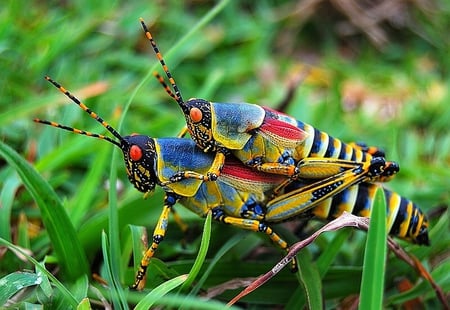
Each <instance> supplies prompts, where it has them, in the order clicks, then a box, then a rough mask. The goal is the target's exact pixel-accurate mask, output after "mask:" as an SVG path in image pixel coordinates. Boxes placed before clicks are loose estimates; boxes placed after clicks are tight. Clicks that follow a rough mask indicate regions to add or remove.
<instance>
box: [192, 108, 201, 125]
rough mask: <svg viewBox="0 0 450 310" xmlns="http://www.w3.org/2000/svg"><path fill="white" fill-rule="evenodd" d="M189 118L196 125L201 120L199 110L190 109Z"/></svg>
mask: <svg viewBox="0 0 450 310" xmlns="http://www.w3.org/2000/svg"><path fill="white" fill-rule="evenodd" d="M189 116H190V118H191V120H192V121H193V122H194V123H198V122H200V121H201V120H202V118H203V113H202V111H201V110H200V109H199V108H192V109H191V110H190V111H189Z"/></svg>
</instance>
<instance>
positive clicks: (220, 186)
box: [34, 77, 428, 289]
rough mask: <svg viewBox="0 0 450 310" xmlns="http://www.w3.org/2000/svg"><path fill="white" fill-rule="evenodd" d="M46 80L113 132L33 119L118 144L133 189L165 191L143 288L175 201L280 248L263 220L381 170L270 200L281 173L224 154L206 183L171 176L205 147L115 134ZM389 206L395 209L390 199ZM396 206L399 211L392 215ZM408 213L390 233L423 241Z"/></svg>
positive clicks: (200, 168) (358, 171)
mask: <svg viewBox="0 0 450 310" xmlns="http://www.w3.org/2000/svg"><path fill="white" fill-rule="evenodd" d="M46 79H47V80H48V81H49V82H51V83H52V84H53V85H54V86H55V87H56V88H58V89H59V90H60V91H61V92H62V93H64V94H65V95H66V96H67V97H68V98H70V99H71V100H72V101H73V102H74V103H76V104H77V105H78V106H79V107H80V108H81V109H83V110H84V111H85V112H86V113H88V114H89V115H90V116H91V117H92V118H93V119H95V120H96V121H97V122H99V123H100V124H101V125H102V126H104V127H105V128H106V129H107V130H108V131H109V132H110V133H111V134H112V135H113V136H114V137H115V139H114V138H110V137H108V136H104V135H101V134H96V133H92V132H87V131H84V130H80V129H76V128H73V127H69V126H65V125H62V124H59V123H56V122H51V121H46V120H41V119H35V120H34V121H35V122H37V123H42V124H46V125H51V126H54V127H57V128H61V129H65V130H68V131H71V132H74V133H76V134H80V135H86V136H90V137H94V138H98V139H102V140H105V141H108V142H109V143H111V144H113V145H115V146H117V147H118V148H120V149H121V151H122V153H123V156H124V161H125V167H126V172H127V176H128V179H129V181H130V182H131V183H132V184H133V185H134V187H135V188H136V189H138V190H139V191H140V192H142V193H144V195H147V194H148V193H150V192H152V191H153V190H154V189H155V187H156V185H159V186H161V187H162V189H163V190H164V191H165V198H164V206H163V208H162V212H161V215H160V217H159V219H158V222H157V224H156V227H155V229H154V232H153V238H152V243H151V245H150V247H149V248H148V249H147V251H146V252H145V254H144V257H143V258H142V261H141V264H140V267H139V270H138V272H137V276H136V281H135V283H134V284H133V286H132V288H135V289H143V287H144V284H145V281H144V278H145V274H146V270H147V267H148V265H149V264H150V260H151V258H152V257H153V256H154V253H155V251H156V250H157V248H158V246H159V244H160V243H161V242H162V241H163V239H164V236H165V234H166V230H167V226H168V217H169V213H170V212H171V211H173V208H174V205H175V203H177V202H179V203H180V204H182V205H183V206H185V207H186V208H188V209H189V210H191V211H192V212H194V213H195V214H197V215H199V216H201V217H205V216H206V215H207V214H208V213H211V214H212V218H213V219H214V220H216V221H219V222H223V223H225V224H230V225H233V226H236V227H239V228H241V229H246V230H251V231H255V232H262V233H264V234H266V235H267V236H268V237H269V238H270V240H271V241H273V242H274V243H275V244H276V245H277V246H278V247H279V248H280V249H282V250H285V251H287V250H288V244H287V242H286V241H285V240H283V238H282V237H281V236H280V235H278V234H277V233H276V232H275V231H274V230H273V229H272V228H271V226H270V225H271V224H273V223H278V222H282V221H287V220H291V219H293V218H295V217H297V216H300V215H302V214H303V213H305V212H307V211H308V210H310V209H313V208H314V207H315V206H319V205H320V204H321V203H323V204H326V203H327V201H332V200H330V199H332V197H333V196H336V195H337V194H338V193H339V192H341V191H343V190H344V191H350V190H351V189H352V188H355V186H358V185H357V184H358V183H360V182H364V181H371V180H372V179H373V178H376V177H377V174H376V173H377V172H380V171H382V169H381V168H380V167H379V166H382V165H384V164H386V163H385V162H384V160H383V159H377V160H373V161H372V163H371V166H374V167H370V166H369V167H363V166H364V165H365V164H366V163H360V164H359V165H360V166H359V167H358V168H355V169H353V170H354V171H353V173H354V174H355V177H352V178H351V177H349V176H348V171H344V172H343V173H338V174H334V175H331V176H330V177H328V178H324V179H321V180H319V181H317V182H313V183H312V184H301V183H300V182H297V181H294V182H293V183H291V184H290V186H292V188H290V189H288V188H287V187H283V190H284V193H283V194H280V193H279V192H277V194H278V195H279V196H277V197H276V198H275V199H272V195H273V193H274V192H275V191H276V189H277V188H278V187H279V186H280V184H282V183H283V182H284V180H285V179H286V177H284V176H282V175H273V174H267V173H265V172H261V171H258V170H254V169H251V168H250V167H248V166H245V165H243V164H242V163H241V162H240V161H238V160H236V159H233V158H232V157H228V158H227V160H226V162H225V165H224V167H223V169H222V173H221V175H220V176H219V177H218V178H217V180H216V181H214V182H208V181H205V180H199V179H198V178H189V177H188V178H183V179H177V180H176V181H174V180H173V175H174V174H176V173H177V172H178V171H179V170H180V169H183V170H189V171H194V172H196V173H199V174H203V173H206V172H207V171H208V170H209V169H210V167H211V165H212V164H213V162H214V156H213V154H208V153H204V152H203V151H201V150H200V149H199V148H198V147H197V146H196V145H195V143H194V142H193V141H192V140H190V139H181V138H159V139H156V138H151V137H149V136H145V135H130V136H122V135H121V134H119V132H118V131H117V130H115V129H114V128H113V127H112V126H111V125H109V124H108V123H107V122H106V121H104V120H103V119H102V118H101V117H100V116H99V115H97V114H96V113H95V112H93V111H92V110H90V109H89V108H88V107H87V106H86V105H85V104H84V103H82V102H81V101H80V100H79V99H77V98H76V97H75V96H73V95H72V94H71V93H70V92H69V91H67V90H66V89H65V88H63V87H62V86H61V85H60V84H58V83H57V82H55V81H53V80H52V79H51V78H49V77H46ZM116 139H117V140H116ZM369 186H375V185H373V184H372V185H369ZM361 188H362V187H361ZM366 197H367V199H368V201H370V200H371V199H372V196H370V195H366ZM393 208H397V209H399V210H402V209H401V208H400V207H399V206H395V205H394V207H393ZM403 213H405V212H404V211H401V212H399V213H398V214H403ZM318 214H319V213H318ZM414 214H415V215H416V219H415V222H417V223H420V225H419V226H417V225H414V226H411V228H409V226H408V229H407V231H405V230H401V231H400V230H399V231H398V232H397V235H398V236H399V237H401V238H405V239H408V240H410V241H412V242H416V243H421V244H424V243H427V242H428V233H427V226H428V222H427V220H426V218H425V217H424V215H423V214H422V213H421V212H420V210H419V211H417V212H415V213H414ZM405 221H408V222H412V221H413V220H412V219H406V218H403V217H401V218H400V220H399V221H397V220H396V221H395V222H394V225H393V226H394V228H395V227H399V226H401V224H403V222H405ZM391 231H392V229H391ZM394 231H396V230H395V229H394Z"/></svg>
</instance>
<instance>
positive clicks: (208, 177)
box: [161, 150, 226, 186]
mask: <svg viewBox="0 0 450 310" xmlns="http://www.w3.org/2000/svg"><path fill="white" fill-rule="evenodd" d="M225 153H226V151H225V150H221V151H218V152H217V153H216V156H215V157H214V161H213V163H212V164H211V167H210V168H209V169H208V172H207V173H206V174H201V173H198V172H195V171H189V170H186V171H179V172H177V173H175V174H174V175H172V176H171V177H170V178H169V181H166V182H163V183H161V185H162V186H166V185H169V184H171V183H176V182H180V181H182V180H185V179H196V180H201V181H216V180H217V178H218V177H219V175H220V173H221V171H222V168H223V164H224V162H225V156H226V155H225Z"/></svg>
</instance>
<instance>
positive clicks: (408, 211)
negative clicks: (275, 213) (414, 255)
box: [284, 182, 430, 245]
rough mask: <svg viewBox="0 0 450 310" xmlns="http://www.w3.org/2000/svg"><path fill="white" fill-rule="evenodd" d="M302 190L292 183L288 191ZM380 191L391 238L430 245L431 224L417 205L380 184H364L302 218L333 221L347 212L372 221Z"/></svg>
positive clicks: (325, 203)
mask: <svg viewBox="0 0 450 310" xmlns="http://www.w3.org/2000/svg"><path fill="white" fill-rule="evenodd" d="M302 186H304V184H301V183H299V182H293V183H291V184H290V185H289V186H288V187H286V189H285V191H286V192H289V191H292V190H293V189H295V188H299V187H302ZM380 190H382V191H383V192H384V197H385V200H386V201H385V203H386V208H387V212H386V216H387V222H386V229H387V230H388V232H389V234H390V235H392V236H397V237H399V238H401V239H403V240H406V241H408V242H411V243H415V244H419V245H430V241H429V238H428V233H426V231H427V230H428V220H427V218H426V216H425V215H424V213H423V212H422V211H421V210H420V208H419V207H418V206H417V205H416V204H415V203H414V202H412V201H410V200H408V199H407V198H405V197H402V196H400V195H399V194H397V193H395V192H392V191H390V190H388V189H386V188H384V187H382V186H381V185H380V184H373V183H366V182H363V183H360V184H358V185H354V186H351V187H349V188H347V189H345V190H343V191H342V192H340V193H338V194H336V195H334V196H333V197H331V198H329V199H327V200H324V201H323V202H321V203H319V204H317V205H316V206H315V207H314V208H311V209H309V210H307V211H306V212H304V213H302V214H301V217H306V218H309V217H313V218H317V219H321V220H325V221H331V220H333V219H336V218H338V217H339V216H341V215H342V213H344V211H347V212H349V213H352V214H354V215H357V216H361V217H370V212H371V210H372V208H373V204H374V202H375V195H376V193H377V192H378V191H380ZM284 199H286V200H288V197H286V195H285V197H284ZM413 232H415V233H413Z"/></svg>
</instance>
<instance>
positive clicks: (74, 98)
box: [34, 76, 123, 147]
mask: <svg viewBox="0 0 450 310" xmlns="http://www.w3.org/2000/svg"><path fill="white" fill-rule="evenodd" d="M45 79H46V80H47V81H49V82H50V83H52V84H53V85H54V86H55V87H56V88H58V89H59V91H60V92H62V93H63V94H64V95H66V96H67V97H68V98H69V99H70V100H72V101H73V102H74V103H76V104H77V105H78V106H79V107H80V108H81V109H82V110H83V111H85V112H86V113H87V114H89V116H90V117H92V118H93V119H95V120H96V121H97V122H99V123H100V124H101V125H102V126H103V127H105V128H106V129H107V130H108V131H109V132H110V133H111V134H112V135H113V136H114V137H116V138H117V139H119V141H120V142H122V141H123V138H122V136H121V135H120V134H119V133H118V132H117V131H116V130H115V129H114V128H113V127H111V125H109V124H108V123H107V122H106V121H105V120H103V119H102V118H101V117H100V116H98V115H97V113H95V112H94V111H92V110H91V109H89V108H88V107H87V106H86V105H85V104H84V103H83V102H81V101H80V100H79V99H78V98H77V97H75V96H74V95H72V94H71V93H70V92H69V91H68V90H67V89H65V88H64V87H63V86H61V85H60V84H59V83H58V82H56V81H54V80H52V79H51V78H50V77H49V76H46V77H45ZM34 121H35V122H36V123H41V124H45V125H50V126H53V127H57V128H61V129H64V130H68V131H72V132H74V133H76V134H80V135H85V136H90V137H94V138H99V139H102V140H106V141H109V142H111V143H113V144H115V145H117V146H119V147H120V143H119V142H117V141H115V140H113V139H111V138H109V137H106V136H104V135H100V134H96V133H92V132H89V131H84V130H80V129H76V128H73V127H69V126H66V125H61V124H59V123H56V122H51V121H46V120H41V119H35V120H34Z"/></svg>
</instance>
